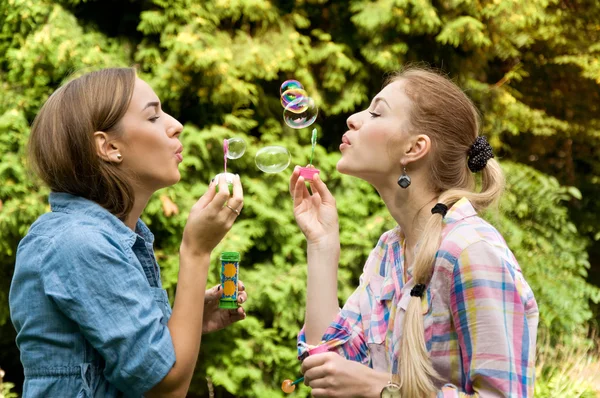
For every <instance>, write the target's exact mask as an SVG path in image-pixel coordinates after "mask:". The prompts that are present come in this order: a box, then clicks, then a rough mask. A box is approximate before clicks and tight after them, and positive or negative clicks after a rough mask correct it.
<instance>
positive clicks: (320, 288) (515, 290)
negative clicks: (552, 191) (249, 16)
mask: <svg viewBox="0 0 600 398" xmlns="http://www.w3.org/2000/svg"><path fill="white" fill-rule="evenodd" d="M347 124H348V128H349V130H348V132H347V133H346V134H344V137H343V139H342V144H341V145H340V150H341V152H342V157H341V159H340V160H339V162H338V164H337V169H338V171H339V172H341V173H344V174H349V175H352V176H355V177H358V178H361V179H363V180H365V181H367V182H369V183H371V184H372V185H373V186H374V187H375V188H376V189H377V191H378V193H379V195H380V196H381V198H382V200H383V202H384V203H385V205H386V207H387V209H388V211H389V212H390V215H391V216H392V217H393V218H394V220H395V221H396V222H397V223H398V226H397V227H396V228H394V229H393V230H391V231H388V232H385V233H384V234H383V235H382V236H381V238H380V240H379V242H378V244H377V246H376V247H375V248H374V249H373V251H372V252H371V254H370V256H369V258H368V259H367V262H366V264H365V266H364V269H363V274H362V276H361V278H360V286H359V287H358V288H357V289H356V291H355V292H354V293H353V294H352V295H351V296H350V298H349V299H348V300H347V302H346V304H345V305H344V307H343V308H342V309H341V310H340V309H339V308H338V300H337V268H338V260H339V254H340V240H339V226H338V216H337V210H336V204H335V199H334V198H333V196H332V195H331V193H330V192H329V190H328V189H327V187H326V186H325V184H324V183H323V182H322V181H321V180H320V179H319V178H318V176H317V177H315V178H314V179H313V181H310V185H311V188H312V194H310V193H309V192H308V190H307V188H306V186H305V184H304V179H303V178H301V177H299V174H298V171H297V170H295V171H294V173H293V174H292V177H291V180H290V193H291V194H292V196H293V198H294V215H295V217H296V221H297V223H298V225H299V226H300V229H301V230H302V232H303V233H304V234H305V236H306V239H307V242H308V246H307V257H308V287H307V304H306V323H305V327H304V329H303V330H302V331H301V333H300V335H299V341H298V346H299V352H300V356H301V358H303V364H302V370H303V373H304V377H305V383H306V384H308V385H309V386H310V387H312V394H313V396H315V397H379V396H381V397H400V396H401V397H408V398H421V397H435V396H437V397H466V396H479V397H531V396H533V383H534V374H535V343H536V331H537V323H538V317H539V314H538V309H537V304H536V302H535V298H534V296H533V293H532V291H531V289H530V288H529V286H528V284H527V283H526V281H525V280H524V278H523V275H522V273H521V270H520V268H519V265H518V263H517V260H516V259H515V257H514V256H513V254H512V252H511V251H510V249H509V248H508V247H507V246H506V243H505V241H504V239H503V238H502V236H501V235H500V233H499V232H498V231H497V230H496V229H495V228H494V227H493V226H491V225H490V224H488V223H487V222H486V221H484V220H483V219H481V218H480V217H479V216H478V215H477V212H479V211H482V210H484V209H485V208H487V207H488V206H490V205H492V204H493V203H494V202H496V201H497V200H498V199H499V197H500V195H501V193H502V191H503V186H504V177H503V174H502V171H501V169H500V166H499V164H498V163H497V162H496V160H495V159H493V153H492V148H491V147H490V145H489V144H488V143H487V141H486V140H485V138H484V137H481V136H479V117H478V112H477V110H476V108H475V106H474V105H473V103H472V102H471V101H470V100H469V98H468V97H467V96H466V95H465V94H464V93H463V92H462V91H461V90H460V89H459V88H458V87H457V86H456V85H455V84H454V83H452V82H451V81H450V80H448V79H447V78H445V77H443V76H441V75H439V74H437V73H433V72H431V71H427V70H423V69H418V68H408V69H406V70H405V71H403V72H400V73H398V74H396V75H394V76H393V77H392V78H391V79H390V80H389V81H388V84H387V85H386V86H385V87H384V88H383V90H382V91H381V92H380V93H379V94H378V95H377V96H376V97H375V98H374V99H373V101H372V102H371V105H370V107H369V108H368V109H367V110H365V111H362V112H359V113H356V114H354V115H352V116H351V117H350V118H348V122H347ZM475 173H477V174H480V175H481V181H480V188H481V189H480V190H477V189H476V186H477V184H476V178H475ZM320 344H324V345H327V346H328V347H329V350H330V351H332V352H328V353H325V354H319V355H314V356H308V357H307V356H306V354H305V353H306V352H307V350H308V349H309V348H311V347H312V346H315V345H320Z"/></svg>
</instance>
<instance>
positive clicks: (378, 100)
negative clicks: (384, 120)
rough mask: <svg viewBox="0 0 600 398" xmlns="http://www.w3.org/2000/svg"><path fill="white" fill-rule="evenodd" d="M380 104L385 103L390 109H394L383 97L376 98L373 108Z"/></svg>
mask: <svg viewBox="0 0 600 398" xmlns="http://www.w3.org/2000/svg"><path fill="white" fill-rule="evenodd" d="M378 102H384V103H385V104H386V105H387V107H388V108H390V109H392V107H391V106H390V104H389V103H388V102H387V101H386V100H385V98H383V97H377V98H374V99H373V104H372V105H371V106H372V107H375V105H377V103H378Z"/></svg>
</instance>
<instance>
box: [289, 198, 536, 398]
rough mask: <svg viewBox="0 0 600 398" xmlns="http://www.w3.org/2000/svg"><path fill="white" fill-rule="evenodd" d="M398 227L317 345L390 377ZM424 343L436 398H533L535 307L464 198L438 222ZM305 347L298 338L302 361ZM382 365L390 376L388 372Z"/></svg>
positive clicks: (408, 284)
mask: <svg viewBox="0 0 600 398" xmlns="http://www.w3.org/2000/svg"><path fill="white" fill-rule="evenodd" d="M403 243H404V238H403V235H402V233H401V231H400V228H399V227H396V228H394V229H393V230H391V231H387V232H385V233H384V234H383V235H382V236H381V238H380V239H379V242H378V243H377V246H376V247H375V248H374V249H373V251H372V252H371V254H370V255H369V258H368V259H367V262H366V264H365V267H364V270H363V274H362V275H361V278H360V286H359V287H358V288H357V289H356V291H355V292H354V293H353V294H352V295H351V296H350V298H349V299H348V301H347V302H346V305H344V308H343V309H342V310H341V311H340V313H339V314H338V316H337V318H336V319H335V320H334V321H333V322H332V323H331V324H330V326H329V327H328V329H327V330H326V332H325V334H324V336H323V341H322V343H321V344H326V345H327V346H329V349H330V350H331V351H336V352H338V353H339V354H340V355H342V356H344V357H346V358H347V359H350V360H353V361H357V362H361V363H363V364H365V365H368V366H370V367H372V368H373V369H375V370H379V371H381V372H386V373H389V372H390V371H392V372H394V373H398V367H399V366H402V364H399V363H398V361H399V350H400V339H401V336H402V325H403V318H404V313H405V310H406V307H407V305H408V302H409V300H410V290H411V289H412V287H413V286H414V280H413V279H412V278H411V269H408V270H406V272H405V268H404V253H403V246H404V245H403ZM422 310H423V315H424V330H425V342H426V346H427V350H428V352H429V356H430V358H431V361H432V363H433V366H434V367H435V369H436V370H437V372H438V373H439V374H440V375H441V376H442V379H443V382H442V383H440V384H439V388H440V390H439V392H438V394H437V397H438V398H449V397H467V396H479V397H532V396H533V385H534V377H535V343H536V332H537V324H538V318H539V312H538V308H537V303H536V301H535V298H534V296H533V292H532V291H531V288H530V287H529V285H528V284H527V282H526V281H525V279H524V278H523V275H522V273H521V269H520V267H519V264H518V263H517V260H516V259H515V257H514V255H513V254H512V252H511V251H510V250H509V248H508V247H507V246H506V242H505V241H504V239H503V238H502V236H501V235H500V233H499V232H498V231H497V230H496V229H495V228H494V227H492V226H491V225H490V224H488V223H487V222H485V221H484V220H482V219H481V218H479V217H478V216H477V213H476V212H475V209H474V208H473V206H472V205H471V203H470V202H469V201H468V200H467V199H466V198H463V199H461V200H460V201H458V202H457V203H456V204H455V205H454V206H453V207H452V208H451V209H449V210H448V213H447V214H446V216H445V217H444V226H443V230H442V241H441V244H440V248H439V250H438V252H437V254H436V259H435V265H434V271H433V275H432V278H431V281H430V283H429V284H428V286H427V290H426V294H425V295H424V297H423V300H422ZM309 348H310V346H309V345H307V344H306V340H305V336H304V330H302V331H301V332H300V334H299V335H298V351H299V355H300V356H302V355H303V354H304V353H305V352H306V351H307V349H309ZM390 364H391V366H390Z"/></svg>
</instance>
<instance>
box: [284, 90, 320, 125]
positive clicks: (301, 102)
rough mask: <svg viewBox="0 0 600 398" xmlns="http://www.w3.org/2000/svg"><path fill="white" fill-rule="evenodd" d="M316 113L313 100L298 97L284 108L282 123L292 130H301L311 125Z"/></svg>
mask: <svg viewBox="0 0 600 398" xmlns="http://www.w3.org/2000/svg"><path fill="white" fill-rule="evenodd" d="M318 113H319V109H318V108H317V104H316V103H315V100H313V99H312V98H310V97H300V98H298V99H295V100H294V101H292V102H290V103H289V104H288V105H287V106H286V107H285V109H284V111H283V121H284V122H285V124H287V125H288V126H290V127H291V128H293V129H302V128H305V127H308V126H310V125H311V124H313V123H314V122H315V120H316V119H317V115H318Z"/></svg>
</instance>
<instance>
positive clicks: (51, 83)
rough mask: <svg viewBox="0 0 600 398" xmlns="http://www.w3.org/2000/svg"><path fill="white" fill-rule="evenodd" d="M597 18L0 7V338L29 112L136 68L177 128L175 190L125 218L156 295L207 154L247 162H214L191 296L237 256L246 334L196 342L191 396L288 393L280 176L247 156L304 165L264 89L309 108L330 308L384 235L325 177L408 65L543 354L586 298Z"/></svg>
mask: <svg viewBox="0 0 600 398" xmlns="http://www.w3.org/2000/svg"><path fill="white" fill-rule="evenodd" d="M599 15H600V4H598V3H597V2H595V1H593V0H571V1H569V2H562V1H559V0H502V1H490V2H479V1H474V0H447V1H441V2H431V1H428V0H377V1H371V0H352V1H350V2H348V3H345V2H336V1H327V0H306V1H302V2H293V1H268V0H248V1H243V0H207V1H202V2H200V1H194V0H170V1H166V0H128V1H125V2H113V1H111V2H106V1H104V2H103V1H100V0H0V87H1V90H2V95H1V96H0V151H1V153H2V155H3V156H2V159H1V160H0V325H1V324H4V323H6V322H7V320H8V306H7V292H8V286H9V283H10V277H11V274H12V268H13V266H14V258H15V251H16V248H17V245H18V242H19V240H20V239H21V237H22V236H23V235H24V234H25V233H26V230H27V228H28V226H29V225H30V224H31V222H33V221H34V220H35V218H36V217H37V216H38V215H39V214H41V213H43V212H45V211H47V210H48V206H47V202H46V197H47V194H48V191H47V189H45V188H43V187H41V186H40V184H39V182H38V181H37V180H35V178H34V177H33V176H31V175H29V174H28V172H27V167H26V166H27V165H26V160H25V159H26V157H25V154H26V147H25V144H26V142H27V138H28V134H29V126H30V124H31V122H32V121H33V118H34V117H35V114H36V112H37V110H38V109H39V107H40V106H41V104H42V103H43V102H44V101H45V100H46V99H47V97H48V95H49V94H50V93H51V92H52V91H53V90H54V89H55V88H56V87H58V86H59V85H60V84H61V82H63V81H64V79H65V78H68V76H69V75H71V74H72V73H75V74H80V73H82V72H87V71H89V70H92V69H96V68H101V67H105V66H124V65H131V64H135V65H136V66H137V67H138V70H139V74H140V76H141V77H142V78H144V79H146V80H147V81H148V82H149V83H150V84H151V85H152V87H153V88H154V89H155V91H156V92H157V94H158V95H159V97H160V98H161V100H162V101H163V107H164V108H165V110H167V111H168V112H169V113H171V114H173V115H174V116H175V117H177V118H178V119H179V120H181V121H182V122H184V123H185V130H184V133H183V135H182V141H183V144H184V147H185V158H184V162H183V164H182V167H181V170H182V181H181V182H180V183H179V184H177V185H175V186H173V187H170V188H168V189H165V190H162V191H161V192H159V193H157V194H156V195H155V196H154V197H153V198H152V200H151V201H150V203H149V204H148V207H147V209H146V212H145V214H144V216H143V217H144V220H145V221H147V223H148V224H149V225H150V228H151V229H152V230H153V232H154V234H155V236H156V253H157V257H158V259H159V262H160V264H161V268H162V275H163V281H164V285H165V287H166V288H167V289H169V291H170V293H171V295H172V294H173V292H174V289H175V283H176V280H177V272H178V259H177V253H178V245H179V242H180V237H181V233H182V230H183V226H184V225H185V221H186V217H187V212H188V209H189V208H190V207H191V206H192V204H193V203H194V202H195V201H196V200H197V198H198V197H199V196H200V195H202V193H203V192H204V191H205V189H206V186H207V184H208V182H209V181H210V179H211V178H212V177H214V175H215V174H217V173H219V172H220V171H221V170H222V151H221V143H222V141H223V139H224V138H230V137H234V136H235V137H242V138H244V140H246V142H247V144H248V150H247V153H246V154H245V156H244V157H242V158H241V159H238V160H232V161H230V162H229V169H230V170H231V171H232V172H234V173H239V174H240V175H241V176H242V183H243V185H244V188H245V198H246V199H245V207H244V211H243V213H242V216H241V217H240V218H239V220H238V221H237V222H236V224H235V226H234V227H233V229H232V231H231V232H230V233H229V234H228V235H227V237H226V238H225V239H224V241H223V242H222V243H221V244H220V245H219V247H218V248H217V250H215V254H214V258H213V261H214V264H215V268H214V269H213V271H212V272H211V274H210V281H209V282H210V283H213V284H215V283H217V280H218V267H217V265H216V264H217V261H216V260H217V256H218V254H219V253H220V252H221V251H224V250H236V251H240V252H241V253H242V262H241V277H242V279H243V280H244V282H245V284H246V286H247V289H248V292H249V301H248V303H247V305H246V309H247V312H248V314H249V316H248V318H247V319H246V320H245V321H244V322H241V323H239V324H236V325H235V326H234V327H232V328H229V329H228V330H226V331H222V332H219V333H215V334H214V335H208V336H205V337H204V339H203V345H202V351H201V358H200V361H199V365H198V368H197V371H196V378H195V379H194V382H193V386H192V391H193V392H194V393H196V394H198V395H200V396H203V395H206V393H207V391H208V388H209V386H208V385H207V384H208V383H207V380H206V377H207V376H208V377H209V378H210V383H211V386H212V387H214V390H215V393H216V396H219V394H221V395H222V394H224V393H225V391H227V392H228V393H230V394H233V395H235V396H239V397H278V396H282V395H283V394H282V393H281V392H280V389H279V386H280V384H281V381H282V380H283V379H286V378H294V376H296V375H298V374H299V364H298V361H297V360H296V359H295V355H296V353H295V335H296V333H297V331H298V330H299V328H300V327H301V325H302V321H303V317H304V313H303V306H304V302H305V279H306V266H305V264H306V258H305V250H304V249H305V243H304V240H303V238H302V235H301V233H300V231H299V230H298V228H297V227H296V226H295V223H294V221H293V216H292V211H291V199H290V197H289V194H288V193H287V191H288V177H289V174H290V173H289V170H287V171H286V172H283V173H279V174H275V175H267V174H264V173H262V172H260V171H259V170H257V168H256V167H255V165H254V155H255V153H256V151H257V150H258V149H260V148H261V147H264V146H267V145H283V146H285V147H287V148H288V149H289V150H290V152H291V154H292V159H293V161H292V165H295V164H300V165H304V164H306V163H307V162H308V159H309V156H310V131H309V129H304V130H299V131H297V130H292V129H290V128H288V127H287V126H285V125H283V123H282V120H281V114H282V108H281V105H280V103H279V98H278V94H279V84H280V83H281V82H282V81H283V80H286V79H289V78H295V79H298V80H300V81H301V82H302V83H303V84H304V85H305V87H306V89H307V90H308V92H309V93H310V94H311V96H313V97H314V98H315V100H316V101H317V102H318V104H319V107H320V116H319V118H318V119H317V123H316V125H315V126H316V127H317V128H318V130H319V134H320V137H319V145H318V146H317V149H316V153H315V165H316V166H317V167H318V168H319V169H320V170H321V175H322V176H323V179H324V180H326V182H327V183H328V185H329V187H330V188H331V190H332V191H333V193H334V195H335V196H336V199H337V204H338V209H339V213H340V225H341V239H342V247H343V249H342V254H341V259H340V283H339V286H340V292H339V298H340V302H342V301H343V300H344V299H345V298H346V297H347V296H348V295H349V294H350V293H351V291H352V289H353V286H355V285H356V283H357V279H358V276H359V274H360V272H361V270H362V265H363V262H364V260H365V259H366V257H367V255H368V253H369V251H370V250H371V248H372V247H373V246H374V244H375V243H376V241H377V238H378V237H379V235H380V234H381V233H382V232H383V231H384V230H386V229H389V228H391V227H392V226H393V220H392V219H391V218H390V216H389V215H388V214H387V212H386V210H385V208H384V207H383V205H382V203H381V201H380V200H379V198H378V196H377V194H376V192H375V191H374V190H373V189H372V188H371V187H370V186H369V185H368V184H366V183H364V182H360V181H358V180H356V179H353V178H349V177H347V176H342V175H340V174H339V173H337V172H336V171H335V164H336V162H337V160H338V159H339V154H338V152H337V150H336V148H337V145H338V144H339V139H340V137H341V135H342V134H343V132H344V131H345V130H346V127H345V124H344V121H345V118H346V117H347V116H348V115H349V114H350V113H352V112H354V111H357V110H359V109H364V108H365V107H366V106H367V105H368V101H369V100H370V98H371V97H372V96H373V95H374V94H376V93H377V91H378V90H379V89H380V87H381V83H382V80H383V77H384V75H385V74H386V73H387V72H390V71H392V70H394V69H397V68H399V67H401V66H402V65H404V64H406V63H407V62H411V61H426V62H428V63H429V64H431V65H433V66H438V67H443V68H444V70H446V71H447V72H448V73H449V74H450V75H451V76H452V77H455V78H456V80H457V82H459V83H460V84H461V85H462V86H463V87H464V88H465V90H467V91H468V94H469V95H470V96H471V97H472V98H473V99H474V100H475V101H476V102H477V104H478V106H479V108H480V109H481V110H482V113H483V124H482V130H483V132H484V134H486V135H487V136H488V137H490V141H491V142H492V144H493V145H494V147H495V148H497V149H498V155H499V156H501V157H503V158H504V159H503V162H502V163H503V167H504V169H505V171H506V173H507V176H508V183H509V185H508V191H507V195H506V196H505V197H504V199H503V202H502V205H501V211H500V213H493V212H491V213H489V214H488V217H489V218H490V220H491V221H492V222H493V223H494V224H495V225H497V226H498V228H499V229H500V230H501V232H502V233H503V234H504V236H505V238H506V240H507V241H508V243H509V246H510V247H511V248H512V249H513V250H514V252H515V254H516V256H517V258H518V259H519V261H520V263H521V266H522V268H523V271H524V273H525V275H526V276H527V279H528V281H529V282H530V284H531V285H532V287H533V288H534V291H535V294H536V297H537V299H538V304H539V306H540V309H541V313H542V325H543V328H544V330H549V331H550V333H551V336H552V338H553V339H554V340H561V339H560V338H559V337H560V336H562V335H568V334H569V333H572V332H573V331H575V330H576V329H577V328H578V327H581V325H582V324H584V323H585V322H587V321H589V320H590V319H591V317H592V315H593V314H592V312H591V310H590V307H589V305H588V301H590V300H591V301H596V302H598V301H599V298H600V293H599V292H598V289H597V288H595V287H593V286H592V285H590V284H588V283H586V281H585V278H586V273H587V272H588V270H590V269H593V265H596V266H597V265H598V262H599V260H598V258H594V257H593V256H592V255H593V254H594V253H595V252H593V251H592V249H593V246H592V245H590V242H591V241H592V239H594V237H595V238H596V239H600V230H599V229H598V225H600V216H598V214H600V202H598V201H597V200H595V199H594V198H596V197H598V194H600V179H599V178H598V175H600V159H598V156H597V153H598V150H599V149H600V133H599V132H600V119H599V117H598V112H597V104H598V103H599V102H600V89H599V85H600V75H599V66H598V61H597V59H598V52H599V51H600V47H599V46H598V45H597V43H598V42H599V41H600V40H599V39H600V37H599V36H600V26H599V25H598V22H597V21H599V20H600V18H598V16H599ZM575 187H576V188H575ZM173 204H174V205H176V206H177V210H178V211H173V210H172V206H170V205H173ZM587 249H589V250H590V253H591V254H590V255H588V254H587V252H586V250H587ZM2 343H3V342H2ZM11 344H12V343H11ZM0 351H2V350H0ZM13 354H14V351H13ZM14 355H16V354H14ZM544 375H548V373H545V374H544ZM543 377H546V376H543ZM548 377H550V376H548ZM540 388H541V387H540ZM544 388H545V387H544ZM295 394H296V395H297V396H308V394H309V391H308V389H306V388H302V387H300V388H298V389H297V392H296V393H295Z"/></svg>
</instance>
